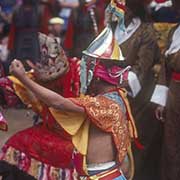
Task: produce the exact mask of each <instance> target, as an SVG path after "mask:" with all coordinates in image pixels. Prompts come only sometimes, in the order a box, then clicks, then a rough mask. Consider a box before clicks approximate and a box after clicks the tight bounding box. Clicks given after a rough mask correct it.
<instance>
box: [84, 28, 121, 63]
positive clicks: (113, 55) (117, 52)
mask: <svg viewBox="0 0 180 180" xmlns="http://www.w3.org/2000/svg"><path fill="white" fill-rule="evenodd" d="M83 54H84V55H87V56H90V57H92V58H98V59H105V60H117V61H122V60H124V57H123V55H122V52H121V49H120V47H119V45H118V42H117V41H116V39H115V38H114V35H113V32H112V29H111V26H110V25H108V26H107V27H106V28H105V29H104V30H103V31H102V32H101V33H100V35H99V36H98V37H97V38H96V39H95V40H94V41H93V42H92V43H91V44H90V45H89V47H88V48H87V49H86V50H85V51H83Z"/></svg>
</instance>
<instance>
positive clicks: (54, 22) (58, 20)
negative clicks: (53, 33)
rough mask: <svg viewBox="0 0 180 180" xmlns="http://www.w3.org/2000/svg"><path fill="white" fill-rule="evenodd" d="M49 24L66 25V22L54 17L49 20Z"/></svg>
mask: <svg viewBox="0 0 180 180" xmlns="http://www.w3.org/2000/svg"><path fill="white" fill-rule="evenodd" d="M49 24H64V20H63V19H62V18H59V17H53V18H51V19H50V20H49Z"/></svg>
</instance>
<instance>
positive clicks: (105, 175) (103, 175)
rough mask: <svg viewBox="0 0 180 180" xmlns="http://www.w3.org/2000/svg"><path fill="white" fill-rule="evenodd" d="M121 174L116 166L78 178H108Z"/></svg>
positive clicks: (94, 179) (95, 179) (101, 179)
mask: <svg viewBox="0 0 180 180" xmlns="http://www.w3.org/2000/svg"><path fill="white" fill-rule="evenodd" d="M119 176H123V174H122V173H121V172H120V170H119V169H118V168H116V169H112V170H107V171H104V172H101V173H99V174H96V175H93V176H80V180H110V179H115V178H117V177H119Z"/></svg>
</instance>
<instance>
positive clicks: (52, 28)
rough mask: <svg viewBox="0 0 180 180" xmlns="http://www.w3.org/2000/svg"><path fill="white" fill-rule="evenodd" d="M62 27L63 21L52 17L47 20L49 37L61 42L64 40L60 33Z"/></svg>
mask: <svg viewBox="0 0 180 180" xmlns="http://www.w3.org/2000/svg"><path fill="white" fill-rule="evenodd" d="M63 25H64V20H63V19H61V18H59V17H54V18H51V19H50V20H49V36H51V37H59V38H60V39H61V41H63V39H64V37H63V36H64V35H63V32H62V26H63Z"/></svg>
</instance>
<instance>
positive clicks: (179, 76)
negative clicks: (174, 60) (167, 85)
mask: <svg viewBox="0 0 180 180" xmlns="http://www.w3.org/2000/svg"><path fill="white" fill-rule="evenodd" d="M172 79H173V80H175V81H180V73H177V72H173V73H172Z"/></svg>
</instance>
